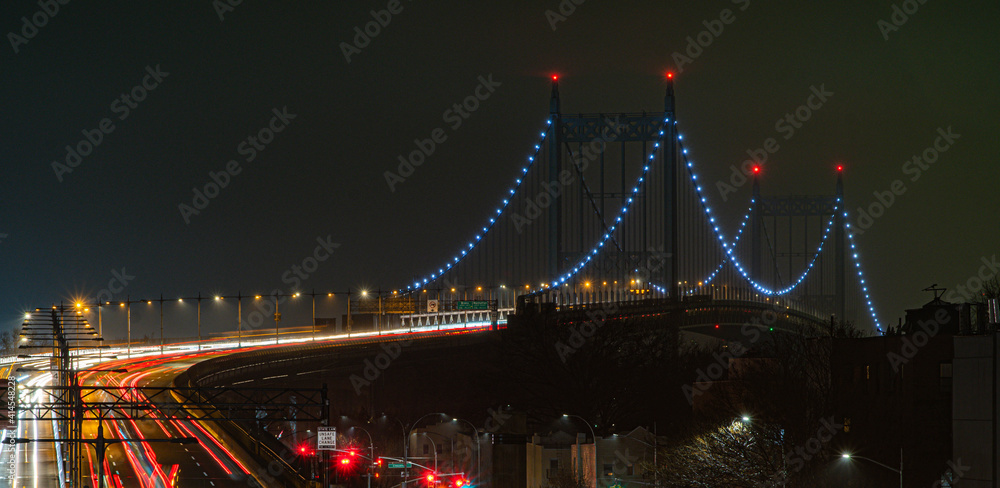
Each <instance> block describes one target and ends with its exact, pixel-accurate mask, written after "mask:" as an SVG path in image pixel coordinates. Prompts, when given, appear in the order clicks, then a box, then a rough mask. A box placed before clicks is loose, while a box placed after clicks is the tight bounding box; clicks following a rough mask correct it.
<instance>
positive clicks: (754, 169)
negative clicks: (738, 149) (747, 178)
mask: <svg viewBox="0 0 1000 488" xmlns="http://www.w3.org/2000/svg"><path fill="white" fill-rule="evenodd" d="M753 174H755V175H757V174H760V165H759V164H755V165H754V166H753Z"/></svg>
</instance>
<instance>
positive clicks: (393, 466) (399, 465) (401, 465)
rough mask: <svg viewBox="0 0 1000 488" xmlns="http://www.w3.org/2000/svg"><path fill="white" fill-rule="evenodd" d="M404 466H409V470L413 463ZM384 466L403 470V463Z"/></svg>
mask: <svg viewBox="0 0 1000 488" xmlns="http://www.w3.org/2000/svg"><path fill="white" fill-rule="evenodd" d="M406 464H409V467H411V468H412V467H413V463H406ZM386 466H387V467H389V468H394V469H403V463H389V464H387V465H386Z"/></svg>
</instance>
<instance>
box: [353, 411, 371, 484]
mask: <svg viewBox="0 0 1000 488" xmlns="http://www.w3.org/2000/svg"><path fill="white" fill-rule="evenodd" d="M351 428H352V429H358V430H360V431H361V432H364V433H365V434H368V448H369V450H370V452H371V459H370V460H369V461H368V462H369V466H368V488H372V468H371V463H374V462H375V441H373V440H372V434H371V432H368V431H367V430H365V429H364V428H362V427H357V426H354V427H351Z"/></svg>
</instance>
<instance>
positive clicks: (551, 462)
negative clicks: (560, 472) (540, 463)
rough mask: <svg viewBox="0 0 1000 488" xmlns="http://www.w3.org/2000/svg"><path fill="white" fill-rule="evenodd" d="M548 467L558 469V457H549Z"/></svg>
mask: <svg viewBox="0 0 1000 488" xmlns="http://www.w3.org/2000/svg"><path fill="white" fill-rule="evenodd" d="M549 469H552V470H556V469H559V459H558V458H552V459H549Z"/></svg>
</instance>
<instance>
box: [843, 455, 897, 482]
mask: <svg viewBox="0 0 1000 488" xmlns="http://www.w3.org/2000/svg"><path fill="white" fill-rule="evenodd" d="M840 457H841V458H843V459H863V460H865V461H868V462H870V463H874V464H877V465H879V466H882V467H883V468H885V469H888V470H889V471H892V472H894V473H899V488H903V448H902V447H900V448H899V469H896V468H894V467H892V466H889V465H887V464H882V463H880V462H878V461H876V460H874V459H871V458H866V457H864V456H855V455H853V454H851V453H848V452H845V453H843V454H841V455H840Z"/></svg>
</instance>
